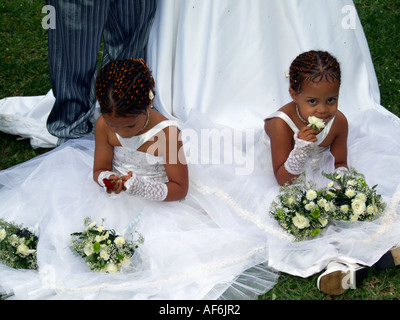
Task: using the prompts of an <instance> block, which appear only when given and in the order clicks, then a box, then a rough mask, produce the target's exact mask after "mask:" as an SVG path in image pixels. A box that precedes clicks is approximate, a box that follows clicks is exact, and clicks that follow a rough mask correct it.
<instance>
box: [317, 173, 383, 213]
mask: <svg viewBox="0 0 400 320" xmlns="http://www.w3.org/2000/svg"><path fill="white" fill-rule="evenodd" d="M322 174H323V175H324V176H325V177H326V178H328V179H330V180H331V182H330V183H329V185H328V188H327V190H326V192H325V197H328V198H331V199H332V202H333V203H334V204H335V206H336V210H335V212H333V214H332V219H333V220H343V221H372V220H375V219H376V218H378V217H379V215H380V214H382V212H383V211H384V210H385V208H386V203H384V202H383V201H382V196H381V195H379V194H377V192H376V187H377V185H375V186H373V187H372V188H370V187H369V186H368V184H367V182H366V181H365V177H364V176H363V175H362V174H360V173H358V172H357V171H356V170H355V169H354V168H350V170H349V171H348V172H342V173H331V174H327V173H325V172H323V173H322Z"/></svg>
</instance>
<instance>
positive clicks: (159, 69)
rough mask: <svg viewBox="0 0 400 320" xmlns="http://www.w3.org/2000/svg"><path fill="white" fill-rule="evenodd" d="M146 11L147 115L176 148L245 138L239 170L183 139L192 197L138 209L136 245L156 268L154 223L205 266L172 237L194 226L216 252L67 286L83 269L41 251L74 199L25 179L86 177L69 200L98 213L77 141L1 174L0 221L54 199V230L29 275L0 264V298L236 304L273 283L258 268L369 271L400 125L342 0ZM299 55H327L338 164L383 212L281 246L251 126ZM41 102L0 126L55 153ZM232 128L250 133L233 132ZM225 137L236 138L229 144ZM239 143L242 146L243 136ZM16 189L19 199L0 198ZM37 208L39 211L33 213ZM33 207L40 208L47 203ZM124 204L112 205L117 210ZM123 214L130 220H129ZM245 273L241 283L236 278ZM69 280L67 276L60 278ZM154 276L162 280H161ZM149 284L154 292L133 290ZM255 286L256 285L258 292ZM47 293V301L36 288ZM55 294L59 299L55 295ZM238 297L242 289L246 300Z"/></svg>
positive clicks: (201, 1) (387, 223) (31, 100)
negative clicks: (150, 99) (177, 130)
mask: <svg viewBox="0 0 400 320" xmlns="http://www.w3.org/2000/svg"><path fill="white" fill-rule="evenodd" d="M158 5H159V7H158V11H157V15H156V19H155V23H154V26H153V29H152V33H151V35H150V41H149V47H148V63H149V66H150V68H151V69H152V71H153V75H154V77H155V80H156V83H157V88H156V90H157V92H156V93H157V94H156V103H155V105H156V107H157V109H158V110H160V111H161V112H162V113H163V114H164V115H166V116H168V117H169V118H171V119H177V120H178V121H180V123H182V125H181V129H182V132H183V133H185V134H186V137H189V138H190V137H195V136H196V134H197V137H199V136H200V135H201V131H202V130H203V129H210V130H213V129H217V130H220V131H216V132H217V133H221V132H222V131H223V132H225V133H227V135H229V134H231V136H233V137H239V136H241V137H243V135H244V136H245V139H242V140H240V139H233V140H232V142H231V143H232V146H233V148H234V150H236V151H238V152H237V153H236V154H237V155H242V156H243V158H241V159H240V160H243V159H244V162H243V161H236V162H235V161H233V163H217V164H213V163H207V161H198V160H199V159H197V161H196V158H193V157H194V156H195V155H200V157H201V155H202V153H201V152H198V151H199V150H202V148H203V147H204V146H203V145H202V144H201V141H196V139H188V141H187V143H186V149H187V151H190V152H188V158H189V160H191V161H192V163H190V169H191V170H190V174H191V181H190V182H191V188H192V190H194V191H193V192H192V193H191V196H190V199H189V201H188V202H186V203H179V204H178V205H175V206H174V204H167V205H166V206H163V205H164V204H158V203H157V204H156V203H153V204H151V205H149V204H148V203H146V208H147V210H148V212H149V213H148V215H146V216H144V217H143V218H142V219H141V222H140V223H141V225H140V227H141V228H142V229H141V231H142V232H143V233H144V236H145V237H146V234H147V235H148V237H149V238H148V239H150V240H149V242H148V246H147V247H145V249H146V248H147V249H146V250H145V251H144V252H145V257H146V259H147V260H146V261H147V262H149V261H152V262H154V263H156V264H157V261H160V263H162V262H164V261H169V260H167V259H165V258H166V256H165V254H166V252H167V251H166V248H165V247H163V243H164V242H163V241H161V240H162V239H157V236H156V235H157V234H158V233H157V231H160V230H162V228H160V226H163V225H164V224H165V225H166V226H168V227H170V228H172V229H167V230H164V231H163V232H166V233H164V234H161V236H165V237H166V236H168V230H172V231H173V232H172V233H170V234H169V237H167V238H166V239H168V240H169V241H172V242H171V243H173V244H174V246H176V247H177V248H178V251H177V252H183V251H184V250H186V247H185V246H186V245H188V246H189V247H190V248H191V249H192V250H194V251H191V254H193V256H196V253H201V254H202V255H204V257H209V255H208V254H207V247H199V246H196V239H201V237H199V238H193V239H194V241H192V242H189V241H187V242H185V240H186V239H187V238H185V232H183V233H182V234H180V232H182V230H185V229H186V230H190V231H191V232H195V231H199V228H200V229H202V228H204V230H201V232H204V233H198V235H201V236H202V235H207V234H209V235H210V237H209V238H207V236H206V237H204V239H206V240H207V242H208V243H210V244H213V243H215V244H217V246H216V248H217V251H215V257H216V260H215V261H214V262H215V264H213V266H212V265H204V264H202V263H200V262H199V263H198V264H197V265H196V262H195V261H193V260H192V261H191V264H190V265H185V264H184V263H182V264H179V263H175V264H173V265H172V267H171V268H167V269H166V270H164V272H165V273H162V272H161V271H160V270H163V269H162V266H161V265H159V266H156V268H151V266H152V264H148V265H147V266H150V267H149V268H147V269H145V271H146V272H147V273H142V274H140V275H139V277H140V278H135V277H136V276H134V275H129V276H128V278H124V277H123V276H121V277H120V278H118V276H117V277H116V279H117V282H116V283H117V285H116V286H110V285H109V284H110V283H111V282H109V281H110V280H104V279H103V278H102V277H101V281H104V282H99V281H98V280H99V278H95V276H93V275H89V274H87V276H88V278H87V282H86V284H85V283H84V282H82V281H81V280H82V279H84V277H74V276H75V275H76V274H77V273H79V274H80V275H81V276H82V274H84V271H82V270H84V269H83V267H84V266H82V265H79V266H78V265H68V264H66V263H65V261H71V260H70V259H71V258H72V256H71V253H70V252H68V251H63V248H62V246H59V247H57V246H55V245H54V244H55V243H58V242H57V241H58V240H57V241H56V240H55V239H57V236H58V232H59V231H60V230H59V229H58V227H57V225H62V224H63V223H65V221H64V220H63V219H67V220H66V221H67V222H66V223H65V226H64V227H65V230H64V231H65V232H66V231H68V232H70V231H71V232H74V231H77V230H75V229H76V227H77V226H78V221H79V222H80V218H81V217H82V216H83V215H84V213H85V211H84V210H83V209H82V208H81V209H79V210H78V212H75V211H74V212H75V214H74V215H73V216H72V218H69V215H70V212H71V207H70V206H71V205H72V206H73V207H74V208H79V205H80V203H79V202H76V201H77V200H74V201H71V199H74V198H70V197H69V196H68V193H65V192H64V191H62V184H60V182H53V184H54V188H53V187H51V185H50V187H46V188H45V187H43V188H45V189H43V190H45V191H51V193H50V195H48V196H47V197H42V196H41V197H35V190H36V192H37V190H38V189H36V187H35V184H34V182H36V181H41V180H40V179H41V178H42V177H46V174H45V172H48V171H49V170H51V172H54V174H56V177H59V180H60V181H62V179H63V178H67V181H69V182H70V183H71V185H73V181H78V180H79V179H83V180H85V179H86V182H84V183H83V185H82V186H80V187H79V189H78V191H77V190H74V189H73V188H72V189H71V191H70V192H71V194H73V195H79V194H85V195H87V197H86V196H85V199H86V200H85V204H86V205H88V206H89V207H90V206H93V210H94V211H93V212H94V213H95V214H96V215H97V216H100V215H101V214H102V213H104V212H105V211H104V210H106V209H107V208H111V207H112V204H107V205H104V208H103V200H102V201H97V200H96V201H93V200H94V199H98V197H99V196H98V194H97V193H96V192H97V191H93V190H92V189H91V186H92V184H91V181H90V179H89V176H90V170H91V169H90V168H91V165H92V160H93V159H92V157H93V153H92V152H93V142H92V141H90V140H88V141H86V140H85V139H83V140H78V141H76V142H70V143H68V144H67V145H66V146H62V147H61V148H59V149H55V150H54V151H53V152H51V153H49V154H47V155H45V156H42V157H40V158H38V159H35V160H33V161H31V162H28V163H27V164H24V165H21V166H18V167H15V168H11V169H9V170H7V171H6V172H3V173H2V175H1V179H0V183H1V184H2V185H3V187H2V188H0V195H1V194H2V195H3V196H4V198H3V199H8V195H10V194H13V197H14V200H15V199H19V200H18V201H16V203H18V206H16V207H14V208H13V210H12V211H7V214H3V213H1V216H2V217H4V218H14V219H15V220H17V222H19V223H21V222H24V223H27V224H29V225H30V226H35V225H38V223H39V221H38V219H39V217H38V215H27V214H26V210H28V208H30V207H29V206H30V205H31V204H32V203H36V204H35V208H37V210H34V212H36V213H38V212H39V211H40V209H41V208H47V209H46V210H49V208H50V209H51V208H53V209H54V208H58V202H57V199H58V197H60V196H61V195H62V196H66V200H67V201H66V202H65V203H64V201H63V202H62V204H63V207H62V210H61V211H58V213H57V215H55V216H54V217H52V218H51V219H50V220H46V219H45V220H43V221H44V222H43V223H49V225H48V226H49V227H50V226H51V228H50V229H47V230H52V228H53V229H54V230H55V231H54V233H51V232H47V233H46V234H45V235H44V236H43V237H42V242H41V248H42V249H41V250H43V251H42V252H43V254H42V258H43V259H45V260H43V261H46V262H43V265H42V270H41V271H40V272H39V274H38V273H35V272H24V271H20V270H9V269H7V268H6V267H4V266H0V275H5V274H7V277H3V278H0V281H1V282H0V286H1V287H3V290H5V291H9V290H11V291H13V292H15V293H16V296H18V297H23V298H35V297H53V298H54V288H55V289H56V291H57V290H58V291H57V293H58V295H59V297H63V298H68V297H70V296H73V294H76V292H79V294H82V297H85V298H102V297H106V298H113V297H115V296H117V295H118V294H121V292H122V293H123V294H124V295H123V297H126V298H152V297H153V298H177V299H180V298H182V297H183V298H185V297H186V298H193V299H197V298H219V297H225V298H229V297H236V298H237V297H242V298H249V297H252V296H254V294H257V292H260V291H262V290H267V289H268V287H269V286H271V285H273V284H274V283H275V281H276V279H275V278H274V274H273V272H272V273H271V274H268V268H267V266H268V267H269V268H271V269H274V270H278V271H282V272H287V273H290V274H293V275H298V276H302V277H307V276H309V275H312V274H314V273H316V272H319V271H321V270H322V269H323V268H324V267H325V266H326V264H327V263H328V262H329V261H331V260H334V259H338V258H340V259H347V260H351V261H356V262H359V263H362V264H366V265H372V264H373V263H374V262H376V261H377V260H378V259H379V257H380V256H381V255H382V254H383V253H385V252H386V251H387V250H388V249H389V248H391V247H392V246H393V245H395V244H396V243H399V242H400V235H399V232H398V230H399V228H400V225H399V223H400V222H399V219H398V215H399V214H400V209H399V201H400V187H399V181H400V142H399V140H400V139H399V138H400V120H399V118H398V117H396V116H395V115H393V114H391V113H390V112H388V111H386V109H384V108H383V107H382V106H381V105H380V94H379V86H378V83H377V79H376V75H375V71H374V67H373V64H372V60H371V56H370V53H369V49H368V44H367V41H366V38H365V36H364V33H363V29H362V26H361V24H360V21H359V19H358V17H357V16H356V15H355V16H352V14H351V13H352V12H353V11H352V8H353V9H354V5H353V3H352V2H351V1H347V0H325V1H320V0H301V1H300V0H268V1H267V0H218V1H213V0H160V1H159V3H158ZM349 27H350V28H349ZM311 49H321V50H327V51H329V52H331V53H332V54H333V55H335V56H336V57H337V58H338V60H339V62H340V63H341V65H342V78H343V81H342V87H341V92H340V101H339V105H340V110H341V111H342V112H343V113H344V114H345V115H346V116H347V118H348V120H349V123H350V133H349V145H348V147H349V164H350V165H351V166H354V167H355V168H356V169H357V170H358V171H359V172H362V173H364V174H365V175H366V178H367V182H368V183H369V184H370V185H371V186H372V185H374V184H378V185H379V186H378V192H379V193H381V194H382V195H383V196H384V198H385V200H386V201H387V202H388V209H387V210H386V212H385V214H384V215H383V217H382V218H381V219H380V220H378V221H376V222H375V223H353V224H340V223H338V224H336V225H334V226H332V227H331V228H329V229H328V230H327V231H326V233H325V234H323V235H321V236H319V237H318V238H317V239H315V240H312V241H307V242H301V243H293V242H291V241H290V237H288V236H287V234H285V233H284V232H283V230H282V229H281V228H280V227H279V226H278V225H277V223H276V222H275V221H273V220H272V219H271V218H270V217H269V216H268V209H269V204H270V203H271V201H272V200H273V199H274V197H275V196H276V195H277V193H278V191H279V187H278V185H277V183H276V181H275V178H274V176H273V172H272V166H271V159H270V158H271V155H270V150H269V140H268V138H267V137H266V135H265V133H264V132H263V119H265V118H266V117H267V116H268V115H270V114H271V113H273V112H274V111H276V110H277V109H279V108H280V107H281V106H282V105H284V104H286V103H287V102H289V101H290V96H289V94H288V86H289V82H288V79H287V78H286V77H285V72H286V71H287V70H288V69H289V66H290V63H291V61H292V60H293V59H294V58H295V57H296V56H297V55H298V54H300V53H301V52H303V51H307V50H311ZM52 99H54V98H53V97H52V94H51V92H49V93H48V94H47V95H46V96H40V97H18V98H7V99H3V100H1V101H0V114H1V122H0V129H1V130H2V131H5V132H10V133H12V134H16V135H22V136H24V137H30V138H31V144H32V146H34V147H37V146H46V147H47V146H51V145H55V143H56V141H55V140H54V138H53V137H51V136H49V134H48V133H47V132H46V130H45V119H46V114H48V112H49V111H50V108H51V106H52V101H53V100H52ZM242 129H243V130H244V129H251V130H250V131H243V132H240V131H239V130H242ZM224 130H225V131H224ZM237 132H240V134H238V135H236V133H237ZM248 137H250V139H246V138H248ZM213 148H214V149H213V151H214V152H216V153H217V154H218V156H217V158H219V159H221V158H222V156H224V154H223V150H222V149H221V148H216V147H213ZM242 153H243V154H242ZM67 155H68V156H69V157H70V158H67ZM64 156H65V158H64ZM60 159H69V162H66V161H64V162H63V163H61V164H60V163H59V162H62V161H60ZM323 159H325V160H326V163H325V162H324V161H325V160H323V161H322V160H321V161H322V162H324V164H323V165H322V166H321V169H322V168H327V167H328V166H330V165H331V163H330V162H329V161H331V160H329V159H328V158H323ZM201 160H204V159H201ZM234 160H235V159H234ZM236 160H237V159H236ZM328 160H329V161H328ZM199 162H200V163H199ZM246 165H248V167H246ZM238 169H243V170H241V171H240V170H238ZM244 169H246V170H244ZM239 171H240V174H238V173H239ZM74 172H75V173H74ZM72 173H74V174H72ZM75 178H76V179H75ZM15 179H18V181H17V182H16V181H14V180H15ZM48 179H50V178H48ZM46 181H47V180H46ZM52 181H54V177H52ZM15 183H17V185H18V186H23V188H21V190H10V189H9V188H10V186H11V185H15ZM64 183H65V181H64ZM43 185H45V184H44V183H43ZM5 186H7V187H5ZM94 187H96V186H95V185H94ZM56 190H58V191H59V192H60V194H57V193H56V192H57V191H56ZM15 197H17V198H15ZM38 199H40V201H41V202H39V203H38V202H37V201H38ZM46 199H48V200H46ZM78 199H79V198H78ZM34 200H35V201H36V202H35V201H34ZM46 201H50V202H49V204H47V203H46ZM4 203H6V202H4ZM104 203H106V202H104ZM129 203H130V202H126V203H125V204H123V205H121V206H122V207H124V206H129ZM139 203H142V202H140V201H139ZM0 204H1V202H0ZM64 205H65V207H64ZM185 206H187V207H185ZM122 207H121V208H120V209H121V210H122V209H123V208H122ZM139 207H140V205H138V207H137V208H139ZM83 208H87V207H83ZM199 208H201V211H202V212H203V211H205V212H207V216H206V217H204V216H202V215H201V214H199ZM58 209H59V208H58ZM63 210H65V212H64V214H63ZM0 212H3V211H1V210H0ZM21 212H22V213H21ZM48 213H49V212H43V214H48ZM164 213H165V214H164ZM132 214H133V215H134V216H135V217H136V216H137V212H136V211H135V212H133V213H132ZM48 217H50V216H48ZM65 217H68V218H65ZM78 218H79V219H78ZM131 218H132V217H131ZM24 219H27V220H24ZM135 219H136V218H135ZM202 219H205V220H202ZM131 220H132V219H130V218H129V213H124V214H123V215H122V219H121V220H120V221H119V220H115V217H114V216H112V217H111V224H112V225H115V226H119V227H121V228H122V229H123V228H125V227H127V226H128V225H129V224H130V222H131ZM124 226H125V227H124ZM210 226H211V229H209V227H210ZM155 227H156V229H154V228H155ZM188 228H189V229H188ZM215 228H217V229H218V228H220V229H221V230H222V231H221V232H222V233H221V234H222V235H226V236H227V238H226V239H228V241H227V247H226V248H227V251H226V252H225V253H224V251H223V250H222V249H221V248H222V246H221V244H223V241H224V236H221V234H219V233H215V230H214V229H215ZM64 240H65V239H64ZM64 240H63V241H64ZM180 240H181V241H180ZM229 240H231V241H232V242H230V241H229ZM60 241H61V240H60ZM236 242H238V243H242V246H239V247H238V248H237V251H233V250H230V247H229V243H231V244H232V243H236ZM60 243H64V242H62V241H61V242H60ZM60 243H58V244H60ZM220 249H221V250H220ZM54 250H56V251H57V253H58V254H59V255H60V256H59V257H61V258H60V259H54V260H53V261H52V260H51V258H50V257H52V254H53V253H54ZM204 250H205V251H204ZM218 250H220V251H219V252H218ZM177 258H178V257H177ZM222 258H226V260H221V259H222ZM46 259H47V260H46ZM63 259H64V260H63ZM63 261H64V262H63ZM172 261H174V260H173V259H172ZM177 261H181V260H177ZM51 262H54V264H53V265H52V264H51ZM50 266H52V267H54V266H55V268H56V270H57V274H56V277H55V278H54V275H53V274H52V275H51V276H52V277H50V279H56V280H57V281H60V282H61V284H60V285H59V286H58V287H57V284H59V282H57V283H56V284H54V283H53V284H52V285H53V286H50V287H49V284H48V283H45V284H46V285H44V282H43V281H44V280H46V279H47V280H48V279H49V277H48V276H47V275H46V270H47V271H49V270H53V269H50ZM196 266H197V267H198V268H196ZM185 267H190V268H191V267H193V270H198V271H201V272H200V273H197V272H194V273H187V271H188V270H189V269H190V268H189V269H187V268H186V269H185ZM74 268H78V269H74ZM247 269H250V272H247V273H246V272H245V273H243V272H244V270H247ZM226 270H228V272H226ZM153 271H155V273H152V272H153ZM72 274H73V275H74V276H71V277H70V278H69V279H68V277H69V275H72ZM149 275H150V276H151V277H150V278H149ZM166 275H167V276H168V277H169V278H168V279H169V280H171V281H170V282H169V281H164V282H163V281H161V280H160V279H163V278H164V279H165V276H166ZM141 276H143V277H141ZM77 279H79V280H80V281H79V282H78V281H77ZM149 279H150V280H151V281H153V280H154V281H153V282H151V281H150V282H146V280H147V281H148V280H149ZM263 279H264V280H263ZM5 280H6V281H5ZM126 280H127V281H128V283H130V284H133V286H132V287H131V288H133V289H129V288H127V287H126V286H124V285H123V284H122V283H123V282H124V281H126ZM138 280H140V281H138ZM159 280H160V281H159ZM74 281H75V282H74ZM118 281H121V284H120V282H118ZM260 281H261V282H260ZM102 283H104V285H102ZM257 283H261V285H260V287H259V291H257V288H256V287H257ZM94 284H96V286H97V287H96V288H97V289H98V286H100V287H102V288H105V290H101V291H99V290H97V291H96V290H92V291H90V289H91V288H93V286H94ZM46 288H47V289H49V291H48V292H46V291H43V290H44V289H46ZM66 288H67V289H68V290H64V289H66ZM74 288H75V289H76V290H75V291H74ZM85 288H86V289H85ZM246 288H250V291H249V292H248V293H246ZM226 289H228V291H225V290H226ZM63 290H64V291H63ZM85 290H86V291H85ZM140 290H142V291H140ZM65 292H67V293H66V294H63V293H65ZM85 292H87V294H85ZM140 292H143V294H140ZM28 293H29V296H27V294H28ZM35 294H37V295H35Z"/></svg>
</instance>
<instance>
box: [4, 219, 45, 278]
mask: <svg viewBox="0 0 400 320" xmlns="http://www.w3.org/2000/svg"><path fill="white" fill-rule="evenodd" d="M38 241H39V239H38V237H37V236H36V235H35V234H33V233H32V232H31V231H29V230H28V229H27V228H22V226H21V225H17V224H15V223H11V222H6V221H4V220H3V219H0V261H1V262H2V263H4V264H5V265H8V266H9V267H12V268H15V269H32V270H36V269H37V268H38V266H37V257H36V250H37V244H38Z"/></svg>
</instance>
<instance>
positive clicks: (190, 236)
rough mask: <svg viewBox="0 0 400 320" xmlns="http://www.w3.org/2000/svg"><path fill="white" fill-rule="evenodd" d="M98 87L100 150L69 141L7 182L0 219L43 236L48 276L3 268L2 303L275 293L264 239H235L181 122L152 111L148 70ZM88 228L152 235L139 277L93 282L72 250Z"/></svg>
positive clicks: (123, 63) (137, 268)
mask: <svg viewBox="0 0 400 320" xmlns="http://www.w3.org/2000/svg"><path fill="white" fill-rule="evenodd" d="M96 88H97V98H98V101H99V102H100V105H101V111H102V115H101V116H100V118H99V119H98V121H97V124H96V130H95V142H94V141H93V140H92V139H91V138H90V137H88V138H83V139H78V140H74V141H69V142H67V143H65V144H64V145H62V146H61V147H59V148H57V149H55V150H54V151H52V152H49V153H47V154H46V155H44V156H42V157H39V158H36V159H33V160H31V161H28V162H26V163H24V164H21V165H20V166H17V167H14V168H10V169H9V170H6V171H4V172H1V174H0V186H1V188H0V212H1V216H0V217H1V218H3V219H4V220H6V221H13V222H16V223H18V224H23V225H24V226H25V227H29V228H31V229H34V230H35V231H36V233H37V234H38V235H39V244H38V248H37V258H38V266H39V268H38V270H17V269H13V268H10V267H8V266H6V265H3V264H0V292H1V293H2V294H7V295H10V298H16V299H47V298H48V299H219V298H224V299H234V298H236V299H249V298H252V299H254V298H257V296H258V295H260V294H263V293H264V292H266V291H268V290H269V289H270V288H271V287H272V286H273V285H274V284H275V283H276V281H277V273H276V272H275V271H271V270H270V269H269V267H268V265H267V264H266V261H267V257H268V253H267V246H266V242H265V238H264V237H254V235H252V234H246V233H240V232H237V231H236V229H235V227H236V226H235V225H233V226H232V221H229V216H232V215H233V213H232V211H233V209H232V208H231V206H230V205H229V199H221V197H219V196H217V195H216V194H215V193H211V194H210V193H207V192H206V191H207V190H209V189H207V188H205V189H203V188H201V186H200V185H199V184H198V182H196V179H197V178H196V177H199V176H201V177H203V178H204V176H205V174H206V172H205V171H204V170H203V167H202V166H201V165H199V166H196V165H188V164H186V160H185V156H184V154H183V149H182V143H181V142H180V132H179V130H178V128H177V124H176V122H175V121H169V120H167V119H166V118H165V117H163V116H162V115H161V114H159V113H158V112H157V111H156V110H154V109H152V108H151V107H152V103H153V99H154V95H155V88H154V80H153V77H152V75H151V72H150V70H149V69H148V67H147V65H146V64H145V62H144V61H143V60H135V59H128V60H120V61H114V62H111V63H109V64H108V65H106V66H105V67H104V68H103V69H102V71H101V72H100V74H99V77H98V79H97V86H96ZM197 125H198V124H197ZM186 128H188V125H186ZM193 130H195V128H194V129H193ZM192 132H193V131H192ZM93 163H94V164H93ZM219 177H222V173H221V174H219V175H215V172H214V177H212V178H213V179H216V180H219V179H218V178H219ZM212 178H211V177H210V179H209V181H211V180H212ZM93 179H94V181H93ZM108 179H111V180H108ZM107 182H111V183H114V184H115V185H114V186H111V187H110V185H109V184H108V183H107ZM85 217H89V218H91V220H93V221H96V222H98V223H100V222H101V221H103V219H104V221H103V226H104V227H105V228H106V229H114V230H115V231H116V232H117V234H119V235H122V236H126V237H129V235H130V234H132V233H134V231H137V232H139V233H140V234H141V235H143V237H144V243H143V244H141V245H140V246H139V248H138V249H137V250H136V252H135V254H134V255H133V257H132V259H131V264H130V266H129V267H125V268H122V270H121V272H119V273H98V272H92V271H90V269H89V267H88V266H87V265H86V263H85V261H84V259H82V258H81V257H80V256H78V255H77V254H76V253H75V252H74V250H73V249H72V246H71V234H72V233H75V232H81V231H83V230H84V228H85V225H84V219H85Z"/></svg>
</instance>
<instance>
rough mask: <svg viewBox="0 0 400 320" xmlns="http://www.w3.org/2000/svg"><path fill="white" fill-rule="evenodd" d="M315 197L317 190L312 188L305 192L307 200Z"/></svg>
mask: <svg viewBox="0 0 400 320" xmlns="http://www.w3.org/2000/svg"><path fill="white" fill-rule="evenodd" d="M316 197H317V192H315V191H314V190H308V191H307V193H306V198H307V200H309V201H312V200H314V199H315V198H316Z"/></svg>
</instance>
